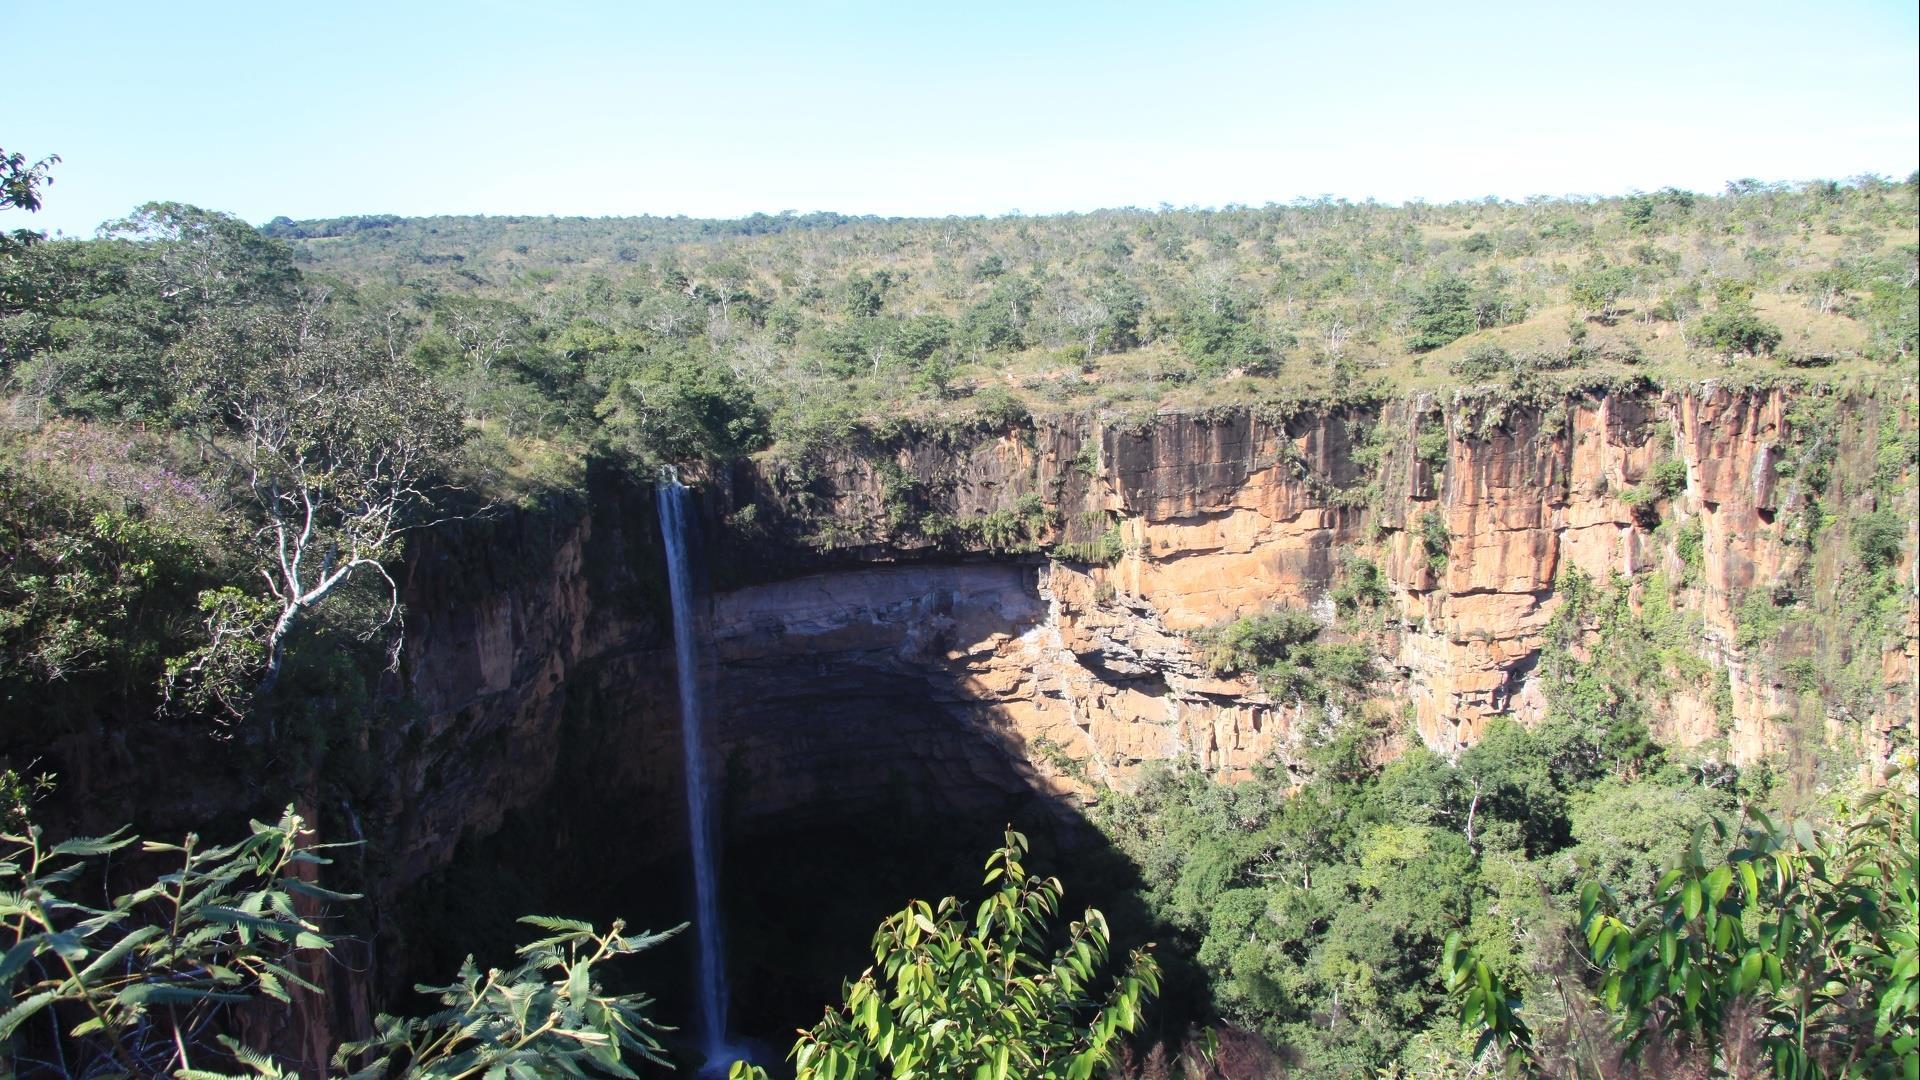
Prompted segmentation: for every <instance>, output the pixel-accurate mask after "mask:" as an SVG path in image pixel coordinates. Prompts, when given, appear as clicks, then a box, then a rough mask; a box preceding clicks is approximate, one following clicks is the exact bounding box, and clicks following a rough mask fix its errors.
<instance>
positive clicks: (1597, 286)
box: [1568, 266, 1634, 326]
mask: <svg viewBox="0 0 1920 1080" xmlns="http://www.w3.org/2000/svg"><path fill="white" fill-rule="evenodd" d="M1633 285H1634V280H1633V271H1632V270H1631V269H1630V268H1628V267H1625V266H1592V267H1588V268H1587V269H1585V270H1582V271H1580V272H1579V273H1578V274H1575V275H1574V277H1573V282H1572V284H1571V285H1569V286H1568V295H1569V296H1570V297H1571V298H1572V300H1573V303H1574V306H1576V307H1578V308H1580V309H1581V310H1582V311H1587V312H1591V313H1593V315H1594V317H1596V318H1598V319H1599V320H1600V321H1601V322H1603V323H1606V324H1607V325H1608V326H1612V325H1613V323H1614V322H1615V320H1617V319H1619V317H1620V301H1621V299H1622V298H1623V297H1625V296H1626V295H1627V293H1628V292H1629V291H1631V290H1632V289H1633Z"/></svg>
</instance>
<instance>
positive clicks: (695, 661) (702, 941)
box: [658, 476, 740, 1076]
mask: <svg viewBox="0 0 1920 1080" xmlns="http://www.w3.org/2000/svg"><path fill="white" fill-rule="evenodd" d="M658 500H659V508H660V533H661V536H662V537H664V538H665V540H666V546H667V590H668V592H669V594H670V595H671V597H672V601H673V652H674V668H675V671H676V673H677V676H678V678H679V686H680V745H681V750H682V753H683V755H684V757H685V765H686V775H687V838H688V846H689V847H690V848H691V849H692V851H693V903H694V914H693V933H694V942H695V947H696V949H697V950H698V960H697V972H698V974H697V983H696V985H695V987H694V1001H695V1006H696V1012H695V1021H694V1022H695V1028H696V1032H697V1034H698V1036H699V1040H700V1052H701V1055H702V1056H703V1057H704V1058H706V1062H707V1064H706V1066H705V1067H704V1068H703V1069H702V1070H701V1075H702V1076H708V1075H715V1076H718V1075H724V1073H725V1070H726V1068H727V1066H728V1065H729V1064H731V1063H732V1062H733V1060H734V1058H735V1057H737V1056H739V1054H740V1051H739V1050H738V1049H737V1048H736V1047H734V1046H732V1045H730V1044H729V1043H728V1042H727V945H726V939H725V936H724V934H723V932H722V927H721V924H720V895H719V894H720V887H719V886H720V883H719V878H718V874H717V872H716V870H715V867H714V850H713V849H714V843H713V839H714V836H713V811H712V808H711V806H710V804H709V801H708V792H707V779H708V777H707V757H706V747H705V740H704V738H703V732H702V730H701V722H702V715H701V708H700V678H699V674H700V636H699V631H698V628H697V624H696V621H695V617H694V606H693V604H694V595H693V572H692V567H691V565H690V562H689V556H688V547H689V540H690V538H691V537H690V531H691V529H692V528H693V522H692V509H693V494H692V492H691V491H690V490H689V489H688V488H686V487H685V486H683V485H682V484H681V483H680V482H679V480H678V479H677V478H675V477H672V476H668V477H665V478H663V479H662V480H661V482H660V486H659V488H658Z"/></svg>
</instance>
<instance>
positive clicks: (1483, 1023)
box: [1441, 773, 1920, 1080]
mask: <svg viewBox="0 0 1920 1080" xmlns="http://www.w3.org/2000/svg"><path fill="white" fill-rule="evenodd" d="M1910 790H1911V789H1910V788H1909V787H1908V786H1907V785H1906V783H1905V782H1904V778H1903V777H1902V776H1900V775H1899V774H1897V773H1896V774H1895V775H1892V776H1890V777H1888V783H1887V786H1886V787H1883V788H1880V789H1877V790H1875V791H1873V792H1871V793H1869V794H1868V795H1866V796H1865V797H1863V798H1862V799H1861V800H1860V802H1859V803H1858V805H1857V806H1856V808H1855V809H1854V810H1853V812H1852V813H1851V815H1850V816H1849V818H1848V820H1846V821H1845V822H1844V823H1843V824H1842V825H1840V826H1838V827H1836V828H1833V829H1831V830H1827V831H1825V832H1824V833H1823V832H1822V831H1820V830H1817V829H1816V828H1814V826H1813V825H1812V824H1811V823H1810V822H1808V821H1806V820H1804V819H1803V820H1800V821H1797V822H1794V823H1793V824H1792V825H1791V826H1790V827H1789V826H1784V825H1781V824H1776V823H1775V822H1774V821H1773V820H1772V819H1771V818H1769V817H1767V816H1766V815H1765V814H1762V813H1760V812H1759V811H1757V810H1754V809H1751V808H1749V809H1748V810H1747V812H1746V825H1745V827H1744V828H1743V829H1742V831H1741V833H1740V835H1739V837H1738V839H1737V842H1736V843H1735V844H1734V845H1733V847H1732V848H1731V849H1730V850H1729V851H1728V852H1727V854H1726V855H1725V856H1724V857H1723V858H1717V859H1710V858H1708V857H1706V856H1704V855H1703V854H1702V844H1703V833H1704V831H1705V830H1706V828H1707V827H1708V826H1707V825H1702V826H1701V827H1700V828H1699V829H1697V830H1696V831H1695V834H1694V840H1693V843H1692V845H1691V847H1690V849H1689V850H1688V852H1687V854H1686V855H1685V856H1684V858H1683V859H1682V860H1681V862H1680V864H1679V865H1677V866H1673V867H1670V868H1669V869H1667V870H1666V872H1665V873H1663V874H1661V875H1660V878H1659V880H1658V881H1656V882H1655V883H1654V885H1653V889H1652V892H1651V894H1650V895H1648V896H1646V897H1642V898H1635V899H1636V900H1637V901H1638V902H1637V903H1634V904H1632V905H1627V904H1624V903H1623V898H1622V897H1620V896H1617V895H1615V894H1614V892H1613V891H1612V890H1610V889H1608V888H1607V887H1606V886H1604V885H1602V884H1601V883H1599V882H1588V883H1587V884H1586V886H1585V887H1584V888H1583V889H1582V890H1581V893H1580V900H1579V908H1580V912H1579V920H1580V921H1579V929H1580V934H1581V937H1582V940H1583V942H1584V944H1585V946H1586V952H1587V956H1588V958H1589V960H1590V961H1591V963H1592V965H1593V967H1592V974H1591V979H1592V985H1591V986H1590V988H1589V993H1590V996H1591V1004H1592V1005H1594V1006H1597V1008H1598V1009H1599V1010H1600V1011H1601V1012H1602V1013H1604V1014H1605V1015H1607V1016H1608V1017H1609V1018H1610V1021H1611V1026H1612V1029H1613V1035H1614V1037H1615V1039H1616V1040H1617V1047H1618V1051H1619V1054H1620V1056H1621V1057H1623V1058H1624V1059H1625V1061H1627V1062H1628V1063H1633V1062H1636V1061H1639V1060H1640V1059H1642V1058H1643V1057H1645V1056H1647V1055H1648V1054H1649V1053H1650V1051H1651V1050H1652V1049H1653V1048H1654V1047H1655V1046H1660V1047H1662V1048H1663V1050H1666V1051H1669V1052H1673V1051H1677V1052H1680V1053H1683V1054H1686V1053H1690V1054H1695V1055H1698V1056H1699V1057H1700V1058H1701V1059H1702V1060H1703V1061H1704V1062H1706V1063H1708V1064H1709V1065H1710V1066H1711V1067H1712V1068H1714V1069H1715V1070H1716V1071H1723V1072H1725V1073H1726V1074H1728V1075H1733V1076H1748V1075H1754V1074H1755V1073H1757V1072H1759V1071H1762V1070H1771V1071H1772V1072H1773V1074H1774V1075H1775V1076H1778V1077H1781V1078H1782V1080H1790V1078H1791V1080H1798V1078H1802V1077H1825V1076H1835V1077H1838V1076H1846V1077H1855V1076H1858V1077H1880V1076H1887V1077H1893V1076H1902V1075H1904V1076H1912V1075H1914V1074H1915V1071H1916V1070H1920V885H1917V884H1916V877H1917V876H1920V875H1917V873H1916V872H1917V871H1920V850H1917V848H1920V844H1916V837H1915V817H1914V806H1913V804H1912V800H1911V797H1910V794H1909V792H1910ZM1710 824H1711V826H1712V828H1713V829H1714V831H1715V832H1717V833H1722V834H1724V833H1725V832H1726V831H1727V830H1726V827H1725V826H1724V825H1723V824H1722V823H1721V822H1719V821H1718V820H1717V819H1716V820H1714V821H1712V822H1711V823H1710ZM1629 906H1630V907H1633V908H1637V909H1638V912H1637V913H1635V912H1633V911H1629V910H1627V908H1628V907H1629ZM1441 976H1442V980H1443V982H1444V983H1445V984H1446V986H1447V987H1448V989H1449V991H1450V992H1452V993H1453V994H1455V996H1456V997H1457V998H1459V1000H1460V1002H1461V1005H1462V1022H1463V1023H1464V1024H1465V1025H1466V1026H1468V1027H1470V1028H1475V1027H1478V1028H1483V1029H1485V1031H1486V1035H1485V1036H1483V1039H1482V1042H1483V1045H1485V1044H1497V1045H1499V1046H1500V1047H1502V1049H1503V1052H1504V1053H1505V1055H1506V1056H1507V1057H1508V1059H1509V1061H1511V1062H1513V1063H1515V1064H1519V1065H1525V1064H1526V1063H1527V1062H1528V1060H1529V1058H1530V1057H1531V1055H1532V1052H1533V1051H1532V1047H1533V1033H1532V1032H1530V1031H1529V1030H1528V1029H1527V1026H1526V1024H1525V1023H1524V1022H1523V1021H1521V1020H1520V1019H1519V1018H1518V1015H1517V1014H1518V1013H1519V1011H1520V1009H1521V1002H1520V1000H1519V996H1518V995H1517V994H1516V993H1515V992H1514V991H1512V990H1511V989H1510V988H1508V987H1507V986H1505V985H1504V984H1503V983H1502V982H1501V981H1500V980H1499V979H1498V978H1496V977H1494V976H1493V975H1492V973H1491V972H1490V971H1488V970H1487V969H1486V968H1485V965H1483V964H1480V963H1479V962H1478V960H1477V958H1475V957H1474V956H1473V955H1472V954H1471V953H1463V952H1461V951H1460V949H1459V943H1458V941H1457V940H1453V941H1450V942H1449V946H1448V951H1447V957H1446V960H1445V962H1444V963H1443V964H1442V968H1441Z"/></svg>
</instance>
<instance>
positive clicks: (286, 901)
mask: <svg viewBox="0 0 1920 1080" xmlns="http://www.w3.org/2000/svg"><path fill="white" fill-rule="evenodd" d="M0 839H4V842H5V843H6V844H7V845H9V848H8V850H7V851H6V852H5V854H4V855H0V922H4V926H0V945H3V946H4V952H3V953H0V978H3V979H4V981H5V984H6V988H7V992H8V996H9V999H10V1000H9V1007H8V1008H7V1010H6V1012H5V1013H4V1014H0V1075H9V1076H11V1075H23V1074H24V1075H33V1074H36V1073H38V1074H46V1075H60V1076H75V1075H95V1074H101V1075H124V1076H166V1075H171V1076H176V1077H181V1078H183V1080H221V1078H223V1077H228V1076H236V1075H237V1076H245V1077H281V1076H289V1075H293V1073H291V1072H290V1071H289V1070H288V1069H287V1067H286V1066H285V1065H284V1064H283V1063H281V1062H279V1061H276V1060H275V1059H274V1058H272V1057H271V1056H270V1055H269V1054H267V1053H264V1052H262V1051H260V1050H259V1049H257V1048H250V1047H246V1046H242V1045H241V1044H239V1043H238V1042H236V1041H235V1040H234V1039H233V1038H231V1037H230V1036H227V1035H225V1034H221V1033H220V1031H221V1029H222V1028H226V1027H230V1026H232V1025H231V1022H230V1021H231V1019H232V1018H231V1017H230V1016H228V1015H226V1014H227V1013H228V1011H229V1010H231V1009H232V1008H234V1007H237V1006H241V1005H244V1004H246V1003H248V1002H250V1001H254V1000H256V998H257V997H258V996H264V997H267V998H271V999H274V1000H276V1001H280V1002H283V1003H290V1002H291V1001H292V996H293V994H294V993H296V992H300V991H305V992H308V993H314V994H318V993H320V992H321V990H320V987H319V986H317V985H316V984H315V977H316V976H317V969H318V966H319V964H320V963H322V962H323V961H324V960H325V959H326V958H327V953H328V950H329V949H330V948H331V946H332V941H331V939H329V938H328V937H327V936H326V935H324V934H323V933H322V932H321V921H322V920H323V919H324V918H325V915H324V906H325V905H326V904H329V903H334V902H341V901H349V900H355V899H358V897H356V896H353V895H349V894H346V893H339V892H334V891H331V890H328V889H325V888H322V887H321V886H319V885H317V884H315V883H314V882H313V880H312V878H313V877H314V874H315V870H316V869H317V868H318V867H320V866H322V865H325V864H326V863H327V859H326V858H325V857H324V856H322V855H321V854H319V852H321V851H323V850H325V849H326V848H328V847H331V846H337V845H322V844H315V843H313V842H312V833H311V831H310V830H309V829H308V828H307V827H306V823H305V822H304V821H303V820H302V819H301V817H300V816H299V815H298V814H295V813H294V812H293V809H292V808H291V807H289V808H288V809H287V811H286V812H285V813H283V814H282V815H281V817H280V819H279V820H278V821H277V822H274V823H272V824H266V823H262V822H258V821H256V822H254V823H253V824H252V835H250V836H249V837H248V838H246V839H245V840H242V841H240V842H238V843H234V844H229V845H226V846H218V847H207V846H204V845H203V844H202V843H201V842H200V840H199V839H198V838H197V837H193V836H189V837H188V838H187V839H186V842H185V843H182V844H178V845H174V844H159V843H153V842H141V841H138V840H137V839H136V838H134V837H131V836H127V835H124V832H122V833H115V834H113V835H111V836H107V837H101V838H96V839H76V840H68V841H66V842H64V843H59V844H53V845H48V844H46V843H45V841H44V838H43V834H42V831H41V830H40V829H39V828H38V827H30V828H28V829H27V830H26V831H25V834H24V835H19V836H15V835H7V836H4V838H0ZM135 845H138V846H137V847H136V846H135ZM121 852H129V853H132V852H138V853H140V854H141V855H143V856H146V857H150V858H152V859H156V860H166V861H168V862H171V863H173V864H174V865H175V867H176V869H173V870H170V871H166V872H164V873H161V874H160V875H159V876H158V877H156V878H155V879H154V880H153V881H152V882H151V883H150V884H147V885H143V886H142V887H140V888H138V889H135V890H133V891H131V892H127V893H124V894H121V895H119V896H116V897H114V898H113V899H112V900H111V901H109V902H108V903H107V904H106V906H104V907H93V906H90V905H87V904H83V903H80V902H78V901H75V900H73V899H70V896H71V895H73V894H76V893H78V892H79V890H80V889H81V888H83V887H85V886H86V885H87V884H89V883H91V882H96V881H98V880H99V879H100V878H101V877H103V876H104V872H105V870H106V865H107V861H108V860H109V859H110V858H112V857H114V856H116V855H117V854H119V853H121ZM522 921H523V922H526V923H529V924H531V925H534V926H537V927H540V928H542V929H544V930H547V931H550V933H549V935H548V936H547V937H544V938H542V939H540V940H538V941H535V942H533V943H531V944H529V945H526V946H523V947H522V948H521V949H520V950H519V955H520V958H521V962H520V964H519V966H517V967H515V968H513V969H512V970H510V971H499V970H490V971H487V972H485V973H484V974H483V973H482V972H481V971H480V970H479V969H478V968H477V967H475V966H474V963H473V960H472V958H471V957H469V958H468V959H467V962H466V963H465V964H464V965H462V967H461V970H460V974H459V977H458V978H457V979H456V980H455V981H454V982H453V983H451V984H449V985H447V986H442V987H421V988H420V989H421V991H422V992H423V993H431V994H435V995H438V997H439V998H440V1001H441V1004H442V1005H443V1006H444V1008H442V1009H441V1010H440V1011H438V1012H436V1013H433V1014H432V1015H430V1016H427V1017H424V1018H418V1019H402V1018H397V1017H392V1016H381V1017H380V1018H379V1020H378V1021H377V1022H376V1025H375V1033H374V1035H373V1036H372V1037H371V1038H369V1039H366V1040H364V1041H362V1042H357V1043H351V1044H348V1045H346V1046H343V1047H342V1048H341V1049H340V1051H339V1052H338V1053H337V1054H336V1055H335V1058H334V1065H335V1066H336V1068H338V1069H340V1070H342V1071H345V1072H349V1073H350V1075H351V1076H353V1077H356V1078H359V1077H366V1078H375V1077H382V1076H387V1075H395V1076H402V1075H404V1076H409V1077H428V1078H436V1080H459V1078H464V1077H477V1076H481V1075H487V1076H511V1077H532V1076H593V1075H604V1076H619V1077H631V1076H634V1075H635V1074H634V1072H633V1071H632V1070H631V1069H630V1068H628V1067H627V1066H626V1065H625V1064H624V1063H623V1058H624V1057H625V1055H627V1054H632V1055H635V1056H637V1057H639V1058H642V1059H645V1060H648V1061H654V1062H663V1052H662V1049H661V1047H660V1044H659V1043H658V1042H657V1041H655V1039H654V1037H653V1034H652V1032H654V1031H656V1030H660V1028H659V1027H658V1026H657V1025H655V1024H653V1023H652V1022H651V1021H650V1020H649V1019H648V1018H647V1015H646V1010H647V1008H648V1007H649V1006H650V1005H651V1004H652V1001H651V1000H650V999H649V998H646V997H643V996H640V995H634V994H607V993H605V992H603V991H602V990H601V988H600V987H599V985H598V983H597V982H596V981H595V974H596V969H597V968H598V966H599V965H601V964H602V963H604V962H605V961H607V960H609V959H611V958H613V957H616V956H624V955H628V954H630V953H635V952H638V951H640V950H642V949H645V948H648V947H649V946H652V945H654V944H656V943H657V942H659V941H660V940H661V939H662V938H664V937H666V936H667V934H642V935H639V936H637V937H628V936H625V935H624V934H623V933H622V927H621V925H620V924H619V923H617V922H616V923H615V924H614V925H613V926H612V928H611V929H609V930H608V931H606V932H605V933H602V932H599V931H596V930H595V929H594V928H593V927H592V926H590V925H588V924H586V923H582V922H574V921H572V920H567V919H550V918H540V917H530V918H527V919H523V920H522ZM668 933H669V934H670V933H672V931H669V932H668ZM234 1065H238V1066H239V1067H240V1068H241V1069H242V1070H243V1071H242V1072H240V1073H238V1074H229V1073H223V1072H222V1071H220V1070H221V1069H225V1068H231V1067H233V1066H234ZM210 1066H211V1067H210Z"/></svg>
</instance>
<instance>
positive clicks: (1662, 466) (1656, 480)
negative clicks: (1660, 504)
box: [1647, 458, 1687, 499]
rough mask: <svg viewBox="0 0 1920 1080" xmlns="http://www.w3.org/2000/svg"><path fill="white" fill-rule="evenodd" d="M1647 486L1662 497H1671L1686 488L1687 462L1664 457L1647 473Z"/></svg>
mask: <svg viewBox="0 0 1920 1080" xmlns="http://www.w3.org/2000/svg"><path fill="white" fill-rule="evenodd" d="M1647 486H1648V487H1651V488H1652V489H1653V490H1654V491H1655V492H1656V493H1657V494H1659V496H1660V497H1661V498H1663V499H1671V498H1673V497H1674V496H1675V495H1678V494H1680V493H1681V492H1683V491H1685V490H1687V463H1686V462H1684V461H1677V460H1675V459H1673V458H1664V459H1662V460H1661V461H1659V462H1657V463H1656V464H1655V465H1654V466H1653V470H1652V471H1651V472H1649V473H1648V474H1647Z"/></svg>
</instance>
